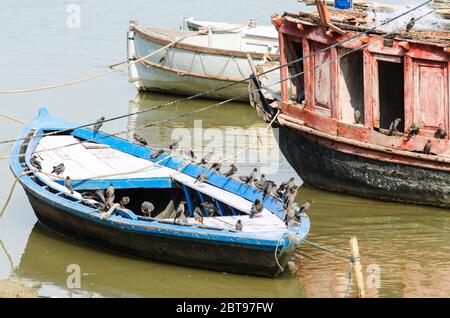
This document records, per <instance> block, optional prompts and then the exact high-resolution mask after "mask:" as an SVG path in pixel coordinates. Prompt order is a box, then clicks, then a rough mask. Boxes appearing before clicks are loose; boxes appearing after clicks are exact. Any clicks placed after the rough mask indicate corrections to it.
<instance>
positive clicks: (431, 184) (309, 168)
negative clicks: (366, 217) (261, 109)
mask: <svg viewBox="0 0 450 318" xmlns="http://www.w3.org/2000/svg"><path fill="white" fill-rule="evenodd" d="M277 128H278V129H275V130H274V132H275V134H277V135H278V136H276V137H277V138H276V139H277V140H278V143H279V147H280V150H281V151H282V152H283V154H284V156H285V157H286V159H287V160H288V162H289V163H290V165H291V166H292V167H293V168H294V169H295V170H296V172H297V173H298V175H299V176H300V177H301V178H302V180H303V181H304V182H305V183H306V184H308V185H310V186H313V187H317V188H321V189H325V190H330V191H335V192H342V193H346V194H351V195H357V196H361V197H367V198H373V199H381V200H388V201H399V202H407V203H415V204H426V205H434V206H439V207H445V208H450V188H449V185H450V174H449V173H448V172H445V171H439V170H433V169H426V168H420V167H416V166H411V165H406V164H398V163H392V162H387V161H383V160H375V159H370V158H366V157H364V156H360V155H356V154H348V153H343V152H340V151H338V150H335V149H332V148H330V147H327V146H326V145H325V143H324V142H323V140H321V138H319V137H316V136H311V135H308V134H306V133H303V132H298V131H294V130H293V129H291V128H288V127H283V126H277Z"/></svg>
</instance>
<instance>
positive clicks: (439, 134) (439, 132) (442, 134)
mask: <svg viewBox="0 0 450 318" xmlns="http://www.w3.org/2000/svg"><path fill="white" fill-rule="evenodd" d="M445 137H447V132H446V131H445V130H444V129H443V128H442V124H439V127H438V129H436V131H435V132H434V138H438V139H445ZM30 162H31V160H30Z"/></svg>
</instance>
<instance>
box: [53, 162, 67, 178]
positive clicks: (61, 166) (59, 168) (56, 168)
mask: <svg viewBox="0 0 450 318" xmlns="http://www.w3.org/2000/svg"><path fill="white" fill-rule="evenodd" d="M64 170H66V167H65V166H64V163H60V164H59V165H56V166H53V170H52V172H50V173H54V174H56V175H57V176H58V175H60V174H62V173H63V172H64Z"/></svg>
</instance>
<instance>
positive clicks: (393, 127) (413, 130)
mask: <svg viewBox="0 0 450 318" xmlns="http://www.w3.org/2000/svg"><path fill="white" fill-rule="evenodd" d="M354 119H355V124H360V123H361V111H360V110H359V109H355V110H354ZM401 121H402V119H401V118H398V117H397V118H395V119H394V120H393V121H392V122H391V124H390V125H389V130H388V133H387V135H388V136H392V135H393V134H394V132H398V125H399V124H400V123H401ZM419 131H420V127H419V125H418V124H417V123H413V124H412V125H411V126H410V127H409V128H408V129H407V130H406V132H405V134H404V136H403V140H404V141H405V142H407V141H409V140H410V139H411V138H412V137H413V136H415V135H417V134H418V133H419ZM433 136H434V138H436V139H445V138H446V137H447V132H446V131H445V129H444V128H442V124H439V126H438V128H437V129H436V131H435V132H434V135H433ZM432 145H433V143H432V141H431V139H428V140H427V142H426V143H425V146H424V147H423V150H422V153H424V154H426V155H429V154H431V147H432Z"/></svg>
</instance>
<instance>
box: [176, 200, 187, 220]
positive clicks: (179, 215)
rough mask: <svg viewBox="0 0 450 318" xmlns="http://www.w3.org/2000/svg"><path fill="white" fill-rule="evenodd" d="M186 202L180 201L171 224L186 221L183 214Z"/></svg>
mask: <svg viewBox="0 0 450 318" xmlns="http://www.w3.org/2000/svg"><path fill="white" fill-rule="evenodd" d="M185 204H186V201H181V202H180V204H179V205H178V208H177V211H176V212H175V218H174V219H173V224H175V223H177V221H178V222H179V223H183V222H184V221H185V220H186V215H185V214H184V213H185V211H186V209H185Z"/></svg>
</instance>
